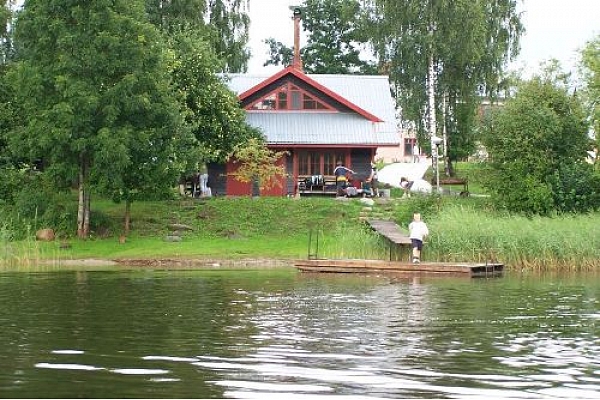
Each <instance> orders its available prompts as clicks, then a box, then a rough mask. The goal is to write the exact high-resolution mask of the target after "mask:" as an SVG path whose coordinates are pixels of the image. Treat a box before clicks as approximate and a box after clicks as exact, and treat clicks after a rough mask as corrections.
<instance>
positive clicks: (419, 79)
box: [365, 0, 523, 160]
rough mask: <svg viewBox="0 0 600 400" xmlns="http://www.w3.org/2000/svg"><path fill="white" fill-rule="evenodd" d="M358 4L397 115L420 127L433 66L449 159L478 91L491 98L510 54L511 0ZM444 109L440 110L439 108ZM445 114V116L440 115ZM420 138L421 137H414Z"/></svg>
mask: <svg viewBox="0 0 600 400" xmlns="http://www.w3.org/2000/svg"><path fill="white" fill-rule="evenodd" d="M366 4H367V6H366V7H365V11H366V13H367V17H368V19H369V20H370V21H371V22H370V24H369V25H368V26H369V27H370V36H371V38H372V43H373V46H374V48H375V50H376V52H377V56H378V58H379V62H380V64H381V65H385V66H386V69H387V71H388V73H389V75H390V79H391V81H392V83H393V85H394V87H395V92H396V99H397V101H398V105H399V106H400V108H401V109H402V114H403V115H402V118H403V119H404V120H405V121H411V122H413V123H414V124H415V125H416V128H417V131H418V133H419V135H420V137H421V139H424V135H425V133H426V131H427V129H426V125H425V121H426V120H427V119H426V115H427V113H428V112H429V111H430V110H428V108H427V93H426V85H425V82H427V72H428V65H429V61H430V59H432V60H433V63H434V67H435V83H436V85H435V86H436V93H435V97H436V98H437V99H443V98H445V99H446V103H445V104H446V110H443V107H442V105H443V103H444V102H442V101H438V105H437V109H436V110H434V112H436V114H437V121H443V122H440V123H439V126H442V125H444V124H445V126H446V129H447V134H448V143H449V145H448V148H449V155H450V157H451V159H453V160H456V159H459V158H461V157H464V156H465V155H466V154H470V153H471V151H472V150H473V148H474V147H473V146H474V140H475V137H474V132H473V131H472V125H473V117H474V114H475V111H476V108H477V105H478V104H479V102H480V100H481V97H480V95H483V94H484V93H485V94H487V95H488V96H491V97H494V96H495V95H497V92H498V90H499V89H501V87H500V85H501V82H502V76H503V73H504V69H505V61H506V60H507V59H510V58H511V57H514V56H516V52H517V49H518V41H519V37H520V35H521V33H522V31H523V26H522V24H521V21H520V15H519V14H518V12H517V9H516V5H517V4H516V2H515V1H514V0H468V1H467V0H460V1H455V0H441V1H440V0H427V1H423V0H405V1H397V0H371V1H367V2H366ZM443 111H445V112H443ZM444 115H445V117H446V120H445V121H444V118H442V116H444ZM421 141H422V143H427V142H426V141H424V140H421Z"/></svg>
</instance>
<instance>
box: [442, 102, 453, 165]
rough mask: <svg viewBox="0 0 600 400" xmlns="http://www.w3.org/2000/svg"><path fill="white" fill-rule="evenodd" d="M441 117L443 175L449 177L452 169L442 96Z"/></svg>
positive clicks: (446, 116)
mask: <svg viewBox="0 0 600 400" xmlns="http://www.w3.org/2000/svg"><path fill="white" fill-rule="evenodd" d="M442 104H443V106H442V113H443V114H442V115H443V117H442V118H443V121H444V126H443V128H442V129H443V131H442V138H443V139H444V174H445V175H446V176H451V175H452V169H451V166H450V157H449V156H448V126H447V124H448V122H447V120H448V103H447V102H446V96H445V95H444V99H443V100H442Z"/></svg>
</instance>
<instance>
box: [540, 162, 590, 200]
mask: <svg viewBox="0 0 600 400" xmlns="http://www.w3.org/2000/svg"><path fill="white" fill-rule="evenodd" d="M549 183H550V186H551V187H552V188H553V189H554V190H553V194H554V199H553V200H554V204H555V205H556V208H557V209H558V210H559V211H563V212H585V211H592V210H595V209H598V208H600V173H599V172H598V171H596V172H595V171H594V169H593V167H592V166H591V165H590V164H587V163H577V164H563V165H560V166H559V169H558V170H556V171H554V173H553V174H552V176H551V177H550V178H549Z"/></svg>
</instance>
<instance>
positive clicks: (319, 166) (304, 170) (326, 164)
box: [298, 151, 346, 175]
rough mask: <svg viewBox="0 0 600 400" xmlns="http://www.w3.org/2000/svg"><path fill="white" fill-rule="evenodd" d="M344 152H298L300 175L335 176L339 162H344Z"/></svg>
mask: <svg viewBox="0 0 600 400" xmlns="http://www.w3.org/2000/svg"><path fill="white" fill-rule="evenodd" d="M345 159H346V154H345V153H342V152H325V153H319V152H316V151H300V152H298V174H299V175H333V170H334V169H335V166H336V163H337V161H338V160H342V161H344V160H345Z"/></svg>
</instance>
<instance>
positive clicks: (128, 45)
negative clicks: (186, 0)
mask: <svg viewBox="0 0 600 400" xmlns="http://www.w3.org/2000/svg"><path fill="white" fill-rule="evenodd" d="M144 15H145V14H144V7H143V0H136V1H124V0H117V1H108V0H101V1H96V2H88V3H85V5H80V4H75V3H72V2H69V1H67V0H56V1H52V2H48V1H34V0H32V1H28V2H27V3H26V6H25V8H24V10H23V11H22V12H21V13H20V14H19V17H18V19H17V22H16V26H15V39H16V44H17V49H18V54H19V61H18V62H17V63H16V64H15V67H14V68H13V69H12V70H11V72H10V74H9V78H10V83H11V85H12V88H13V90H14V91H15V93H16V98H17V100H18V102H19V103H20V104H21V105H22V107H23V109H24V111H25V114H26V115H27V120H26V121H25V122H24V126H23V128H22V129H15V130H14V132H13V134H11V136H10V138H11V146H12V148H13V149H14V152H15V153H18V154H22V155H23V156H24V157H26V158H27V159H28V161H31V162H33V161H35V160H43V161H44V165H45V166H46V171H45V173H46V174H47V175H49V176H51V177H53V178H55V179H54V181H55V182H54V183H55V186H56V187H57V188H64V187H69V186H70V184H71V182H77V183H78V184H79V187H80V189H81V191H82V193H83V195H82V197H81V199H80V200H81V204H80V207H81V209H82V210H83V212H82V213H81V214H80V215H79V219H78V221H77V222H78V227H77V230H78V232H80V234H82V235H84V236H85V235H86V234H87V232H88V228H89V226H88V225H87V223H88V221H89V220H88V219H87V218H86V216H87V215H89V198H90V195H89V193H90V189H91V185H95V186H96V188H97V189H99V190H101V191H102V192H105V193H110V194H111V195H113V196H115V197H121V198H125V199H128V200H133V199H135V198H136V195H137V194H138V193H143V192H148V191H156V190H160V189H161V188H165V187H170V186H171V185H172V182H173V181H174V180H175V176H176V175H177V173H178V170H176V169H174V168H172V167H173V163H172V157H171V156H172V154H173V153H174V146H175V145H174V143H175V141H176V138H179V137H180V134H183V133H184V132H182V130H181V125H182V123H181V121H180V118H179V111H180V110H179V108H178V103H177V102H176V101H175V98H174V96H173V91H172V87H171V86H170V80H169V79H170V76H169V74H168V73H169V72H170V71H169V70H168V66H167V64H166V60H165V54H166V51H165V45H164V43H163V41H162V40H161V36H160V34H159V32H158V31H157V30H156V29H155V28H154V27H153V26H152V25H150V24H148V23H146V22H145V18H144Z"/></svg>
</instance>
